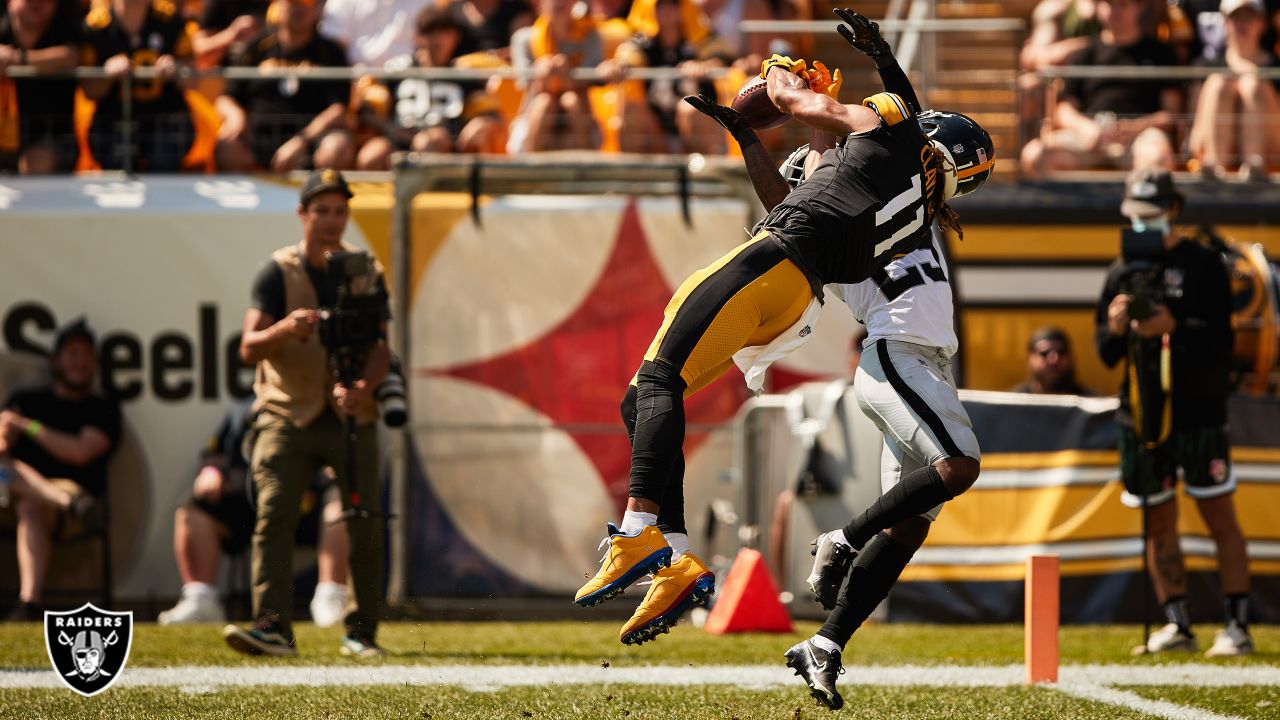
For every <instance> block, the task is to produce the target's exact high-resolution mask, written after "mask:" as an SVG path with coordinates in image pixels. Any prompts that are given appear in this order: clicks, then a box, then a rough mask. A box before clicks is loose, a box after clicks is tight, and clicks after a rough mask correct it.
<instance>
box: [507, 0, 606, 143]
mask: <svg viewBox="0 0 1280 720" xmlns="http://www.w3.org/2000/svg"><path fill="white" fill-rule="evenodd" d="M539 11H540V13H539V15H538V18H537V20H535V21H534V23H533V25H531V26H529V27H526V28H521V29H520V30H518V31H516V34H515V35H514V36H512V38H511V57H512V60H513V64H514V65H515V67H516V69H518V70H533V73H534V75H533V79H532V80H531V81H529V82H528V83H527V85H526V87H525V97H524V104H523V105H522V106H521V108H520V114H519V116H518V117H516V119H515V121H513V123H512V126H511V131H510V138H509V140H508V143H507V152H510V153H518V152H525V151H529V152H535V151H539V150H594V149H597V148H599V147H600V129H599V127H598V126H597V125H596V121H595V118H594V117H593V116H592V114H591V105H590V102H589V100H588V98H587V93H586V88H587V83H585V82H583V81H580V80H575V79H574V78H573V77H572V76H571V74H570V73H571V72H572V71H573V70H575V69H578V68H588V69H589V68H595V67H596V66H598V65H599V64H600V62H601V60H603V59H604V58H603V57H602V46H601V40H600V35H599V34H598V33H597V32H596V30H595V23H594V21H592V20H591V19H590V18H587V17H582V18H576V17H574V15H573V2H572V0H541V3H540V5H539ZM611 79H618V78H616V77H615V78H611Z"/></svg>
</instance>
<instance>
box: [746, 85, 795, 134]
mask: <svg viewBox="0 0 1280 720" xmlns="http://www.w3.org/2000/svg"><path fill="white" fill-rule="evenodd" d="M732 107H733V109H734V110H737V111H738V112H740V113H742V116H743V117H744V118H746V119H747V124H748V125H750V126H751V127H753V128H755V129H756V130H768V129H769V128H775V127H778V126H779V125H782V124H783V123H785V122H786V121H788V120H790V119H791V117H790V116H789V115H787V114H785V113H783V112H782V111H781V110H779V109H778V108H777V107H776V106H775V105H774V104H773V101H772V100H770V99H769V92H768V90H767V89H766V85H765V81H764V78H761V77H760V76H759V75H757V76H755V77H753V78H751V79H750V80H748V81H747V83H746V84H745V85H743V86H742V89H741V90H739V91H738V94H737V95H736V96H735V97H734V98H733V105H732Z"/></svg>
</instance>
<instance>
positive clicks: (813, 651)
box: [786, 640, 844, 710]
mask: <svg viewBox="0 0 1280 720" xmlns="http://www.w3.org/2000/svg"><path fill="white" fill-rule="evenodd" d="M786 657H787V667H789V668H792V669H793V670H795V671H796V675H799V676H800V677H801V678H802V679H803V680H804V681H805V682H806V683H808V685H809V694H810V695H812V696H813V698H814V699H815V700H817V701H818V702H820V703H822V704H823V705H826V706H827V707H829V708H831V709H832V710H839V709H840V708H842V707H844V698H842V697H840V692H839V691H838V690H836V678H837V677H839V676H840V675H841V674H843V673H844V666H842V665H841V664H840V652H839V651H836V652H830V653H829V652H827V651H826V650H823V649H822V648H820V647H818V646H817V645H814V644H813V641H812V640H805V641H804V642H801V643H798V644H796V645H794V646H792V648H791V649H790V650H788V651H787V654H786Z"/></svg>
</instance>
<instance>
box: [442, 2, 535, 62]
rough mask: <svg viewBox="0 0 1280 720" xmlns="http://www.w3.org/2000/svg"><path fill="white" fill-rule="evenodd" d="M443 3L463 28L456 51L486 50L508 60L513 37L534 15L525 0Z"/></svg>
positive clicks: (469, 52) (464, 53)
mask: <svg viewBox="0 0 1280 720" xmlns="http://www.w3.org/2000/svg"><path fill="white" fill-rule="evenodd" d="M445 7H447V8H448V9H449V12H450V13H451V14H452V15H453V17H454V19H455V20H457V21H458V25H459V26H460V27H461V28H462V42H461V43H459V46H458V54H459V55H470V54H471V53H474V52H487V53H494V54H496V55H498V56H499V57H501V58H503V59H504V60H508V61H509V60H510V59H511V39H512V37H513V36H514V35H515V34H516V31H517V30H519V29H520V28H524V27H528V26H530V25H532V24H533V21H534V17H535V14H534V12H533V7H532V6H531V5H530V4H529V2H527V0H449V2H448V3H447V4H446V6H445Z"/></svg>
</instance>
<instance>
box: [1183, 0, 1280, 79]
mask: <svg viewBox="0 0 1280 720" xmlns="http://www.w3.org/2000/svg"><path fill="white" fill-rule="evenodd" d="M1179 5H1180V7H1181V9H1182V12H1183V15H1184V16H1185V17H1186V19H1187V24H1188V25H1189V26H1190V30H1191V32H1190V33H1188V35H1189V37H1188V38H1187V39H1186V40H1185V42H1186V46H1187V47H1186V48H1185V51H1184V52H1185V57H1187V58H1188V61H1189V62H1191V63H1192V64H1199V65H1207V66H1210V67H1213V66H1216V65H1217V63H1220V62H1221V61H1222V58H1223V55H1224V54H1225V53H1226V49H1227V20H1226V15H1225V14H1224V13H1223V11H1222V6H1223V5H1224V3H1222V0H1181V2H1180V3H1179ZM1262 5H1263V8H1264V12H1263V17H1264V19H1266V20H1267V21H1266V23H1265V27H1264V29H1263V33H1262V41H1261V42H1262V47H1263V48H1264V49H1266V50H1267V51H1269V52H1271V54H1273V55H1274V54H1276V53H1277V52H1278V51H1280V47H1277V40H1280V36H1278V35H1277V30H1280V0H1264V1H1263V3H1262Z"/></svg>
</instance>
